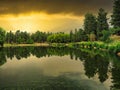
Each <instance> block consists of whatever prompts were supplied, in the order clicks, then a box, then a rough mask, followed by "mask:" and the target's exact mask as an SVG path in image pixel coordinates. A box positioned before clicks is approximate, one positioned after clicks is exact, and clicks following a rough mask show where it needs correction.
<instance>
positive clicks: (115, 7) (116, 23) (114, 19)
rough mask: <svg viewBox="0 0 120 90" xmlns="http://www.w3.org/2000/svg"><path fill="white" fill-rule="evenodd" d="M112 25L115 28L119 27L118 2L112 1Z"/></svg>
mask: <svg viewBox="0 0 120 90" xmlns="http://www.w3.org/2000/svg"><path fill="white" fill-rule="evenodd" d="M112 25H113V26H114V27H115V28H117V27H120V0H114V5H113V15H112Z"/></svg>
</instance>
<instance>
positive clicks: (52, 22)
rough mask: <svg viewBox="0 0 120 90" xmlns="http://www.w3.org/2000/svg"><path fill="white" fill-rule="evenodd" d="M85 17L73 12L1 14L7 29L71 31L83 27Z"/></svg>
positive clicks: (2, 24) (2, 21)
mask: <svg viewBox="0 0 120 90" xmlns="http://www.w3.org/2000/svg"><path fill="white" fill-rule="evenodd" d="M83 18H84V17H82V16H81V17H80V16H74V15H72V14H46V13H42V12H41V13H28V14H19V15H11V14H7V15H2V16H0V26H1V27H3V28H4V29H5V30H7V31H10V30H12V31H16V30H22V31H28V32H35V31H37V30H39V31H43V32H69V31H70V30H74V29H75V28H80V27H82V24H83Z"/></svg>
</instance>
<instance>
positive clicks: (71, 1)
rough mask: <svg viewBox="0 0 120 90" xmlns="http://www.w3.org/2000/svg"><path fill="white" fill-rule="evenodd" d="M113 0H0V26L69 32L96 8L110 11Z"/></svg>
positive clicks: (32, 30)
mask: <svg viewBox="0 0 120 90" xmlns="http://www.w3.org/2000/svg"><path fill="white" fill-rule="evenodd" d="M112 5H113V0H0V27H2V28H4V29H5V30H7V31H10V30H12V31H16V30H22V31H28V32H35V31H37V30H40V31H45V32H48V31H50V32H63V31H64V32H69V31H70V30H74V29H75V28H81V27H82V25H83V20H84V15H85V14H86V13H88V12H90V13H93V14H96V13H97V12H98V9H99V8H103V9H105V10H106V11H107V12H108V13H111V12H112Z"/></svg>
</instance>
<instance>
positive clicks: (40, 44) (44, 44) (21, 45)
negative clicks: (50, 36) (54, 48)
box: [4, 43, 49, 47]
mask: <svg viewBox="0 0 120 90" xmlns="http://www.w3.org/2000/svg"><path fill="white" fill-rule="evenodd" d="M25 46H49V44H48V43H34V44H4V47H25Z"/></svg>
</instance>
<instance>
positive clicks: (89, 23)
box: [84, 13, 97, 35]
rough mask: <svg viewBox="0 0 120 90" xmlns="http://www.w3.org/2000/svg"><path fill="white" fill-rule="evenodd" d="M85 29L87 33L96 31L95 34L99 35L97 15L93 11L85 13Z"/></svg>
mask: <svg viewBox="0 0 120 90" xmlns="http://www.w3.org/2000/svg"><path fill="white" fill-rule="evenodd" d="M84 30H85V32H86V34H89V35H90V34H91V33H94V34H95V35H97V33H96V30H97V21H96V17H95V16H94V15H93V14H91V13H87V14H86V15H85V20H84Z"/></svg>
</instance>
